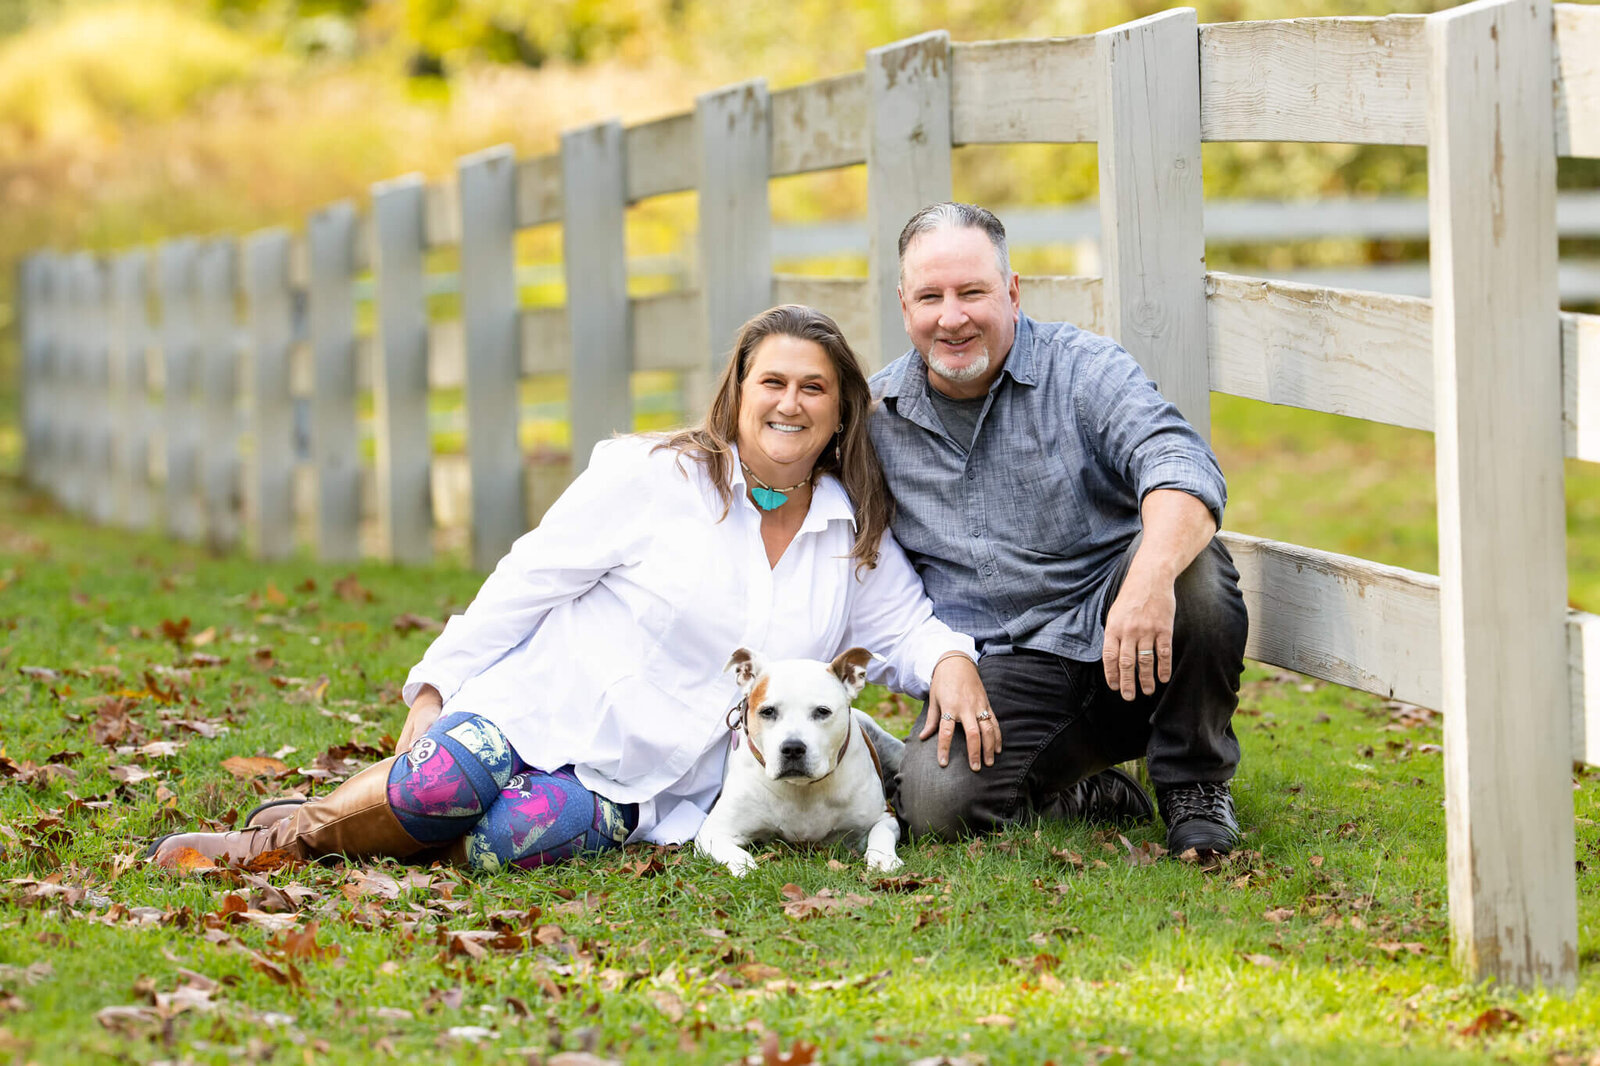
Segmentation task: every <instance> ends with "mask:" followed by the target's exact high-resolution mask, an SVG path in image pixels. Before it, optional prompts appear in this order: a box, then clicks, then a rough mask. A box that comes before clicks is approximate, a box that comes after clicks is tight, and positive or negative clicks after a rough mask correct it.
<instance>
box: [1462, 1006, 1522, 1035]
mask: <svg viewBox="0 0 1600 1066" xmlns="http://www.w3.org/2000/svg"><path fill="white" fill-rule="evenodd" d="M1521 1024H1522V1015H1520V1014H1518V1013H1517V1012H1516V1011H1514V1010H1508V1009H1507V1008H1505V1007H1490V1008H1489V1009H1488V1010H1486V1011H1484V1012H1483V1013H1482V1014H1480V1015H1478V1016H1477V1017H1476V1018H1474V1019H1472V1021H1470V1022H1468V1023H1467V1024H1466V1025H1465V1026H1464V1027H1463V1028H1462V1030H1461V1035H1462V1036H1488V1035H1489V1034H1490V1033H1498V1032H1499V1031H1500V1030H1502V1029H1506V1028H1509V1027H1511V1026H1517V1025H1521Z"/></svg>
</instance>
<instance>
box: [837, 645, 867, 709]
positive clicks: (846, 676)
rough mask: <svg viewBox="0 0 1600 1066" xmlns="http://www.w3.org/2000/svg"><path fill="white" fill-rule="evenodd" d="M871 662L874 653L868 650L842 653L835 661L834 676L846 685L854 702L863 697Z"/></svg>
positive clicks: (846, 689) (859, 649) (861, 649)
mask: <svg viewBox="0 0 1600 1066" xmlns="http://www.w3.org/2000/svg"><path fill="white" fill-rule="evenodd" d="M871 661H872V653H871V652H870V651H868V650H867V649H866V648H851V649H849V650H848V651H842V652H840V653H839V655H838V657H837V658H836V659H834V660H833V664H832V666H831V669H832V670H833V675H834V676H835V677H837V678H838V679H839V680H840V681H841V682H843V683H844V687H845V691H846V692H848V693H850V698H851V699H852V700H853V699H855V698H856V697H857V696H859V695H861V690H862V689H863V688H865V687H866V684H867V664H868V663H869V662H871Z"/></svg>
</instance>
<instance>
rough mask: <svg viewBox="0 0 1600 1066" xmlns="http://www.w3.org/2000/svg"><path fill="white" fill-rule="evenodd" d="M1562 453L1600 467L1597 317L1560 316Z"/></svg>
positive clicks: (1599, 330) (1599, 328)
mask: <svg viewBox="0 0 1600 1066" xmlns="http://www.w3.org/2000/svg"><path fill="white" fill-rule="evenodd" d="M1561 379H1562V396H1563V401H1562V405H1561V409H1562V411H1563V412H1564V415H1565V417H1564V418H1563V422H1564V426H1565V430H1566V448H1565V451H1566V453H1567V454H1568V455H1570V456H1572V457H1573V458H1574V459H1583V460H1585V461H1586V462H1591V463H1600V315H1577V314H1563V315H1562V316H1561Z"/></svg>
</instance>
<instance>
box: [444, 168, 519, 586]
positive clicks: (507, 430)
mask: <svg viewBox="0 0 1600 1066" xmlns="http://www.w3.org/2000/svg"><path fill="white" fill-rule="evenodd" d="M460 187H461V318H462V326H463V331H464V333H465V335H466V344H467V388H466V415H467V462H468V466H469V469H470V477H471V479H472V565H473V566H475V567H477V568H478V569H480V570H487V569H489V568H490V567H492V566H494V564H495V562H496V561H497V560H499V558H500V557H501V556H502V555H504V554H505V553H506V551H507V550H508V549H509V548H510V547H511V542H512V541H514V540H516V539H517V537H519V536H521V535H522V533H523V531H524V530H526V529H527V528H528V508H527V504H526V503H524V502H523V498H524V496H525V494H526V493H525V489H524V485H523V474H522V442H521V440H520V439H519V438H518V435H517V422H518V418H519V416H520V415H521V413H522V410H521V407H522V405H521V402H520V399H519V393H518V381H519V379H520V378H521V377H522V350H521V346H520V341H521V336H520V334H521V330H520V329H519V328H518V327H519V325H520V323H519V321H518V314H519V312H518V304H517V262H516V236H517V160H516V154H515V153H514V152H513V151H512V149H511V148H510V147H509V146H506V145H501V146H499V147H496V148H490V149H487V150H486V151H482V152H477V153H475V154H473V155H469V156H465V157H463V158H462V160H461V165H460Z"/></svg>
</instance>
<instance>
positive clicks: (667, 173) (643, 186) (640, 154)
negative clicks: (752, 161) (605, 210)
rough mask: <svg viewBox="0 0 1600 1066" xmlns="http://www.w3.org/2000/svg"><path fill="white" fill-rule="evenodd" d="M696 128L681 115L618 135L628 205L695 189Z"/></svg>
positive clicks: (690, 115) (692, 118)
mask: <svg viewBox="0 0 1600 1066" xmlns="http://www.w3.org/2000/svg"><path fill="white" fill-rule="evenodd" d="M696 127H697V123H696V122H695V116H694V114H693V113H692V112H685V113H684V114H681V115H669V116H667V117H666V118H661V119H656V120H655V121H654V122H645V123H641V124H640V125H637V126H629V127H627V128H626V129H624V130H623V131H622V139H623V142H624V147H623V155H624V157H626V159H627V166H628V178H627V187H628V202H629V203H635V202H637V201H639V200H643V199H645V198H646V197H649V196H660V195H661V194H662V193H669V192H682V191H684V190H685V189H693V188H694V187H695V179H696V178H697V177H698V176H699V173H700V160H699V158H698V155H697V152H696V141H697V136H698V134H697V129H696ZM766 162H767V161H766V160H765V159H763V160H762V161H761V165H762V170H763V173H764V172H765V169H766ZM703 220H704V213H703V212H702V221H703Z"/></svg>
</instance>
